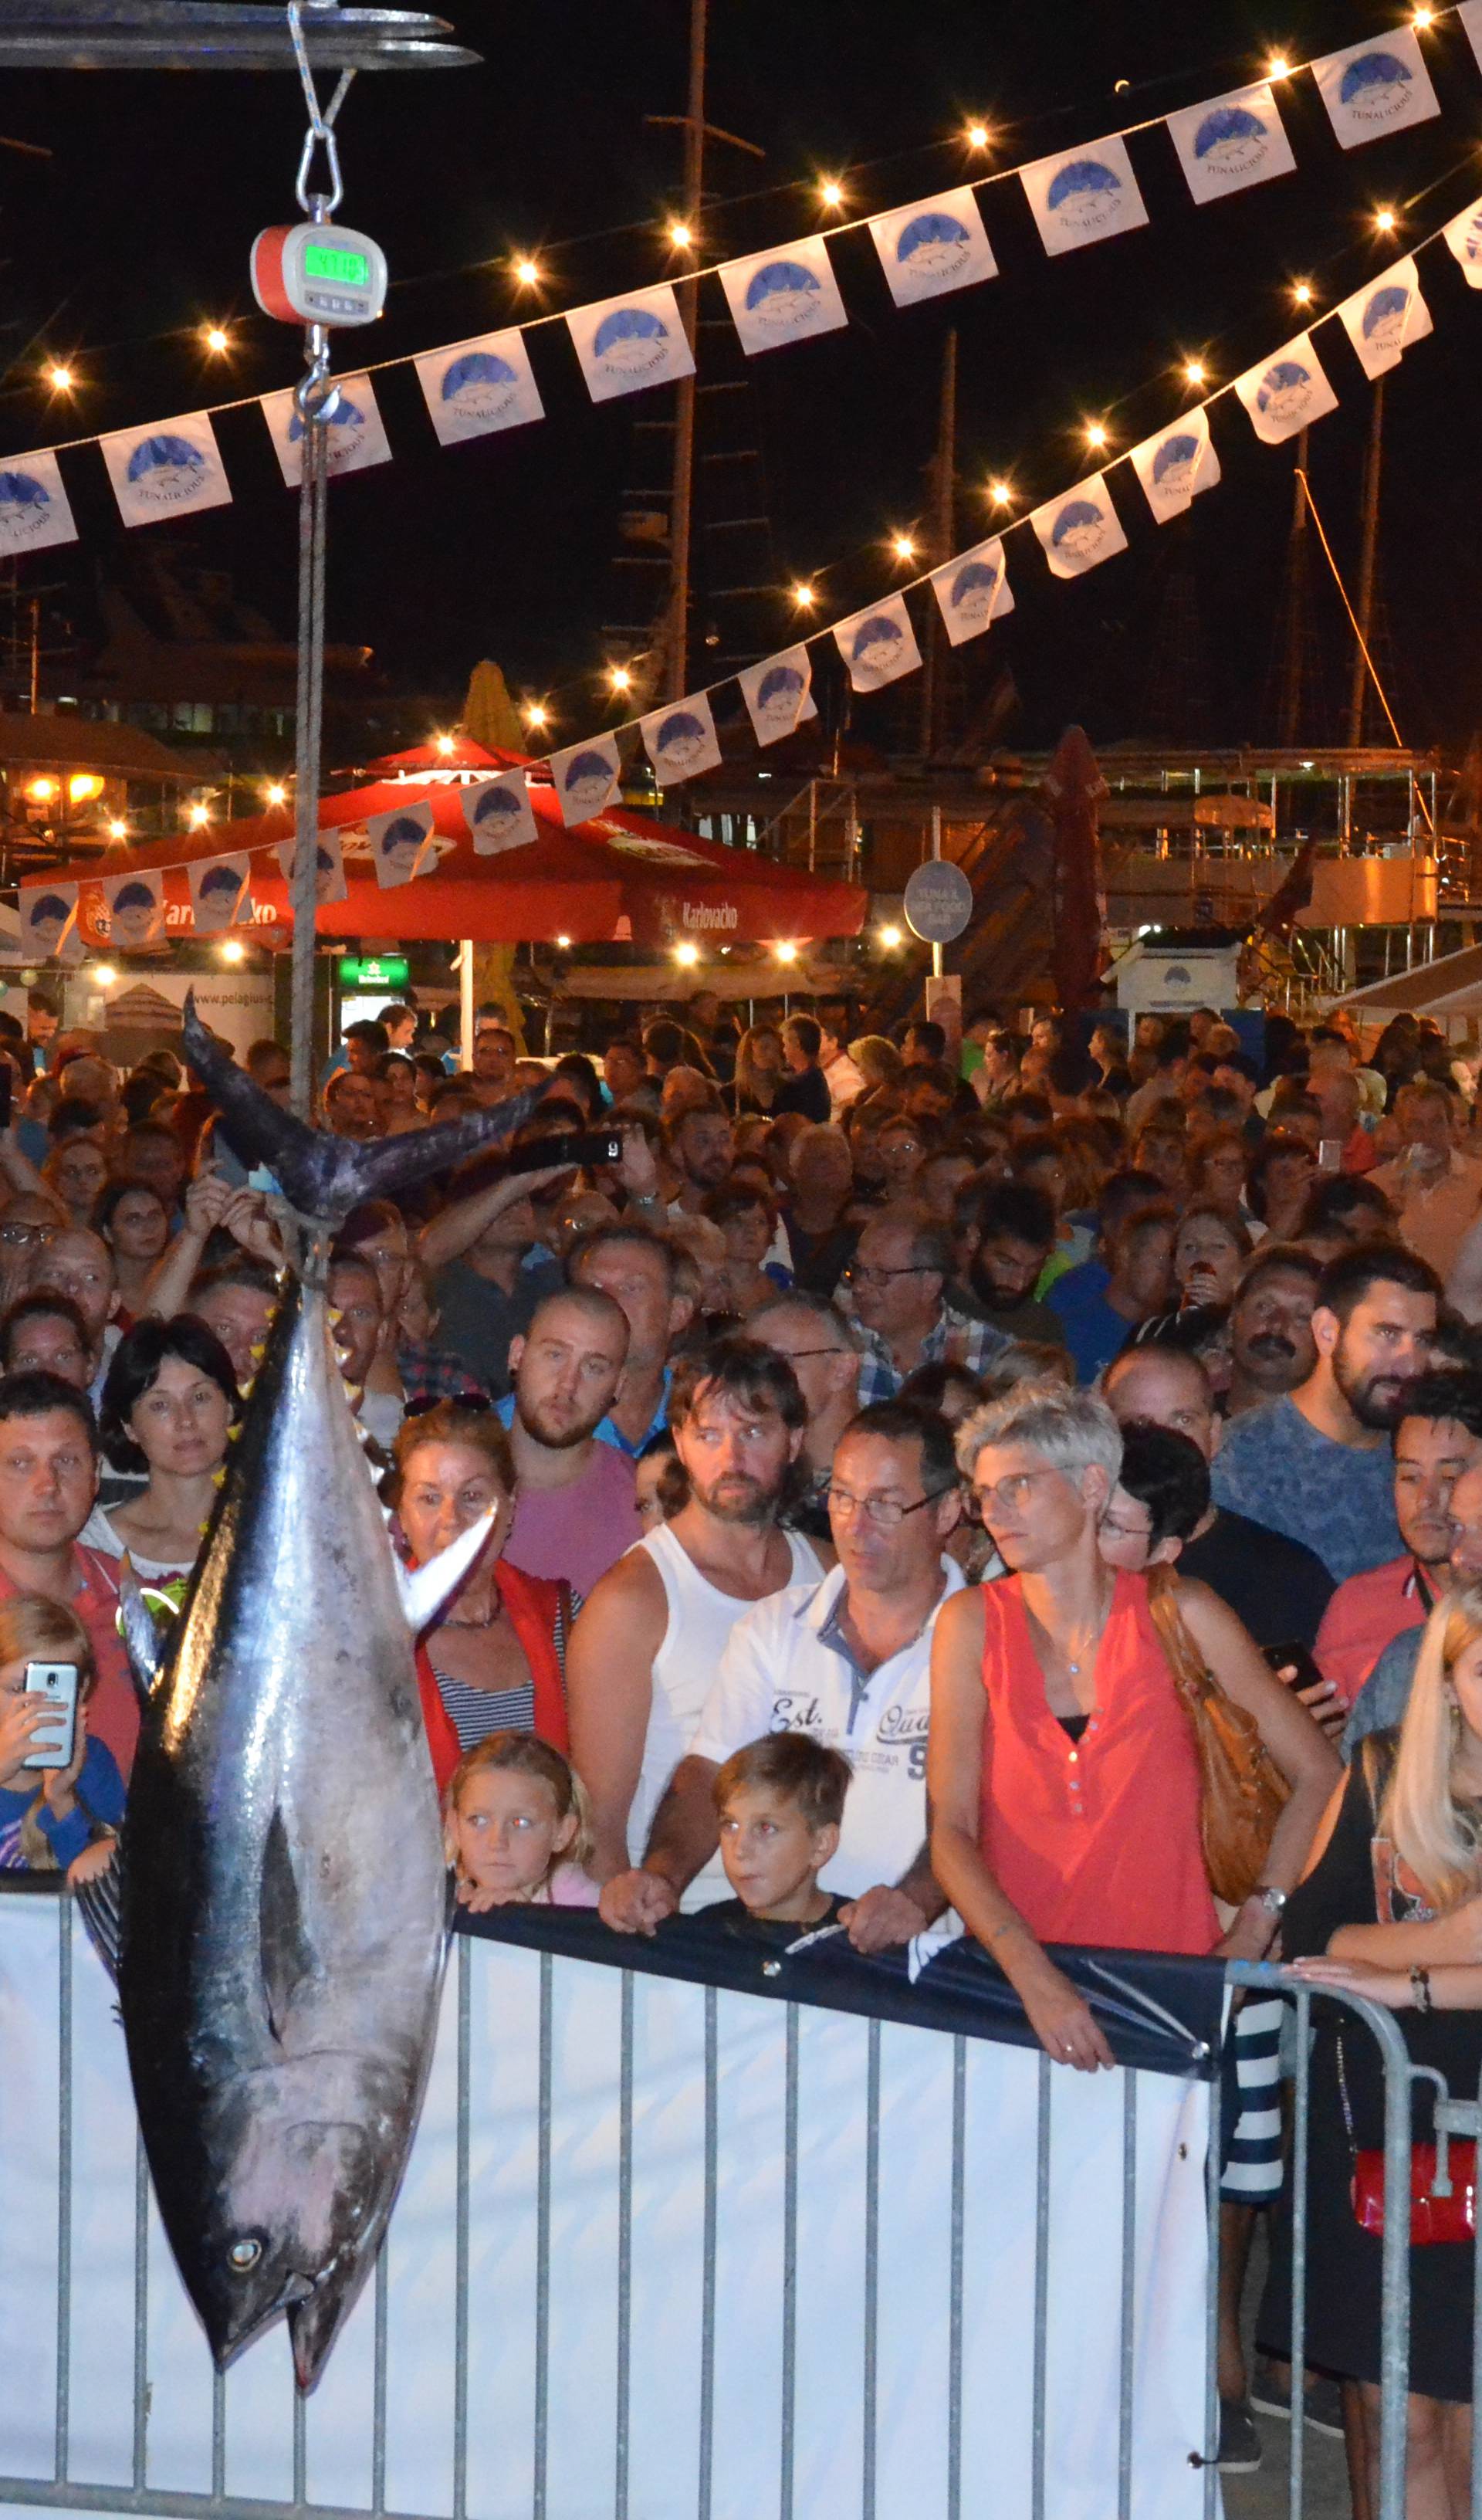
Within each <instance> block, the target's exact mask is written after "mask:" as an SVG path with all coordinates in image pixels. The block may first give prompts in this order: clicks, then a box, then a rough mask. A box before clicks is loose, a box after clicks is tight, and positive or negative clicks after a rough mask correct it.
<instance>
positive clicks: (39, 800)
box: [25, 778, 61, 805]
mask: <svg viewBox="0 0 1482 2520" xmlns="http://www.w3.org/2000/svg"><path fill="white" fill-rule="evenodd" d="M25 792H26V794H27V796H28V797H29V798H30V800H31V803H32V804H33V805H50V804H51V803H52V802H53V800H54V799H55V798H56V797H57V796H58V795H59V794H60V793H61V787H60V784H59V782H58V781H57V780H55V779H47V778H40V779H27V781H26V783H25Z"/></svg>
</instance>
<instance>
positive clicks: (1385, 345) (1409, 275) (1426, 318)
mask: <svg viewBox="0 0 1482 2520" xmlns="http://www.w3.org/2000/svg"><path fill="white" fill-rule="evenodd" d="M1338 314H1339V316H1340V318H1341V320H1342V325H1343V330H1344V332H1345V333H1346V334H1347V335H1348V337H1349V339H1350V341H1352V343H1353V346H1354V354H1355V356H1356V357H1357V359H1358V362H1359V365H1360V366H1361V368H1362V369H1363V371H1364V373H1365V375H1366V376H1367V377H1382V376H1383V375H1384V373H1385V371H1386V370H1387V369H1389V368H1397V367H1398V366H1399V364H1400V361H1401V359H1402V358H1403V357H1404V355H1405V353H1406V351H1407V350H1408V349H1409V348H1410V346H1411V343H1412V342H1413V341H1423V340H1424V338H1425V337H1426V335H1427V334H1428V333H1429V332H1431V331H1432V330H1433V329H1434V328H1433V326H1432V324H1431V320H1430V308H1429V307H1428V306H1427V305H1426V303H1425V300H1424V298H1423V297H1422V296H1421V294H1420V275H1419V273H1418V272H1417V271H1416V269H1415V255H1414V254H1412V253H1408V254H1406V255H1405V256H1404V258H1403V260H1401V261H1399V262H1396V263H1392V264H1391V265H1390V268H1389V269H1388V271H1381V272H1380V274H1379V277H1378V279H1377V280H1371V281H1370V283H1369V286H1368V287H1367V288H1366V289H1361V290H1359V291H1358V292H1357V293H1355V295H1354V296H1352V297H1345V298H1344V300H1343V302H1342V304H1341V305H1340V306H1339V308H1338Z"/></svg>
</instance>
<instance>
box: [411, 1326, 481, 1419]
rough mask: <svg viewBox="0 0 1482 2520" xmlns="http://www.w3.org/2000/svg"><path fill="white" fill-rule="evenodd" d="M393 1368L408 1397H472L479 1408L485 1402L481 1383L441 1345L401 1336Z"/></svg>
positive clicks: (419, 1398) (465, 1399) (433, 1398)
mask: <svg viewBox="0 0 1482 2520" xmlns="http://www.w3.org/2000/svg"><path fill="white" fill-rule="evenodd" d="M396 1371H397V1373H399V1374H400V1376H401V1380H402V1386H403V1388H404V1390H405V1392H406V1395H407V1398H408V1399H409V1400H464V1401H468V1400H472V1402H473V1403H474V1405H475V1406H476V1407H478V1408H480V1409H487V1408H488V1406H489V1395H488V1393H487V1392H486V1391H485V1389H484V1387H483V1384H482V1383H481V1382H476V1381H475V1380H474V1378H473V1376H472V1373H467V1372H466V1371H465V1369H464V1368H463V1367H462V1366H461V1365H460V1364H459V1362H458V1359H457V1358H456V1356H449V1355H448V1353H447V1351H446V1349H445V1348H440V1347H425V1346H423V1344H422V1342H421V1341H420V1340H412V1339H407V1340H404V1341H403V1343H402V1345H401V1346H400V1347H399V1348H398V1349H397V1351H396Z"/></svg>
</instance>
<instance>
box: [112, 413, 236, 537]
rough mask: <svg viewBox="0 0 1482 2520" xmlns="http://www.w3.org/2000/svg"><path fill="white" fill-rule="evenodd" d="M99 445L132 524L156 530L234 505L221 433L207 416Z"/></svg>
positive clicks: (126, 431) (124, 431) (121, 434)
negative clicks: (162, 523) (170, 520)
mask: <svg viewBox="0 0 1482 2520" xmlns="http://www.w3.org/2000/svg"><path fill="white" fill-rule="evenodd" d="M99 442H100V444H101V447H102V450H103V461H104V463H105V464H106V465H107V466H108V477H109V479H110V480H111V481H112V485H113V496H114V498H115V499H116V500H117V502H118V514H119V515H120V517H122V518H123V521H124V523H125V524H126V525H156V524H158V522H159V520H160V518H161V517H186V516H193V515H195V514H196V512H197V511H198V510H199V509H201V508H229V507H230V506H231V504H232V494H231V491H230V490H229V489H228V487H227V478H226V473H225V472H224V471H223V469H222V463H221V453H220V449H219V448H218V446H217V444H216V432H215V430H214V429H213V428H212V427H211V424H210V421H209V419H208V418H207V416H206V414H205V413H204V412H203V411H193V412H190V413H188V414H187V415H186V416H185V417H184V418H182V419H180V420H166V421H156V422H152V423H151V424H150V426H149V427H146V428H121V429H118V430H117V431H116V432H115V433H114V435H112V437H105V438H103V439H101V440H100V441H99Z"/></svg>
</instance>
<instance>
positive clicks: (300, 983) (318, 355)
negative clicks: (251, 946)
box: [288, 0, 355, 1120]
mask: <svg viewBox="0 0 1482 2520" xmlns="http://www.w3.org/2000/svg"><path fill="white" fill-rule="evenodd" d="M288 22H289V34H290V37H291V39H292V46H293V58H294V60H295V61H296V63H297V65H298V76H299V79H300V81H301V83H302V87H303V95H304V103H305V105H306V106H307V107H308V114H309V124H308V130H307V132H306V133H305V135H304V143H303V152H302V155H301V157H300V158H299V161H298V180H297V187H296V190H297V197H298V203H299V206H300V208H302V209H303V210H304V211H305V212H306V213H307V215H308V216H309V218H310V219H312V220H313V221H314V222H315V223H316V224H320V223H322V222H323V221H324V220H326V219H327V218H328V217H329V216H330V214H331V212H332V211H334V210H335V209H337V207H338V205H339V203H340V201H341V200H342V198H343V193H344V187H343V184H342V182H341V180H340V173H339V152H338V149H337V144H336V140H335V120H336V116H337V114H338V112H339V109H340V107H341V105H342V104H343V103H344V100H345V97H346V95H347V93H348V91H349V85H350V81H351V79H352V78H353V77H354V75H355V73H354V71H353V70H341V72H340V74H339V81H338V84H337V87H336V90H335V94H334V97H333V99H332V100H331V103H330V106H329V109H328V111H327V112H321V110H320V104H319V97H318V93H317V91H316V89H315V86H314V76H313V72H312V70H311V69H310V67H309V60H308V54H307V52H306V50H305V48H304V41H303V26H302V23H301V21H300V16H299V0H288ZM318 149H322V150H323V151H324V158H325V166H326V170H327V173H328V177H329V185H330V189H329V191H328V192H326V193H314V192H311V191H310V189H309V186H310V182H311V179H312V174H313V165H314V154H315V151H316V150H318ZM304 353H305V358H306V362H307V365H306V369H305V373H304V375H303V376H302V377H301V378H300V380H299V382H298V384H297V385H296V386H295V388H294V393H293V400H294V405H295V407H296V409H297V413H298V418H299V422H300V426H301V431H302V434H301V436H300V439H299V444H300V447H301V449H302V455H301V470H300V473H299V486H298V676H297V692H296V728H295V732H296V749H295V762H294V797H293V876H292V886H291V896H292V913H293V943H292V994H291V1007H290V1036H289V1037H290V1043H291V1076H290V1100H291V1102H292V1108H293V1110H294V1111H295V1112H296V1113H297V1115H298V1117H299V1118H300V1119H303V1120H307V1119H310V1118H311V1117H312V1116H313V1099H314V949H315V929H316V924H317V914H318V906H319V781H320V766H321V749H322V736H323V725H324V619H325V560H326V549H325V545H326V524H327V507H328V500H327V494H328V489H329V445H328V439H329V423H330V419H331V417H332V415H333V413H334V410H335V406H336V403H337V398H338V388H337V385H336V384H335V382H334V381H333V379H332V378H331V376H330V337H329V332H328V329H327V327H326V326H325V325H323V324H310V325H308V326H307V327H306V328H305V332H304Z"/></svg>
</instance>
